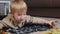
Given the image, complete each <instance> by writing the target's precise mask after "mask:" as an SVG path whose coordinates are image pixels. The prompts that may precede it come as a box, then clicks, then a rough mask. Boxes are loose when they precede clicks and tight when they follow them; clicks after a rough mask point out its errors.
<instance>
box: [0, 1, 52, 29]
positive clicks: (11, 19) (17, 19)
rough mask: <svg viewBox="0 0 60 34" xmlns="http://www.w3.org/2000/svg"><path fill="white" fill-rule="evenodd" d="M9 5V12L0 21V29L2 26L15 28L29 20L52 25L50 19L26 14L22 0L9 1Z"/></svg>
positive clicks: (25, 7)
mask: <svg viewBox="0 0 60 34" xmlns="http://www.w3.org/2000/svg"><path fill="white" fill-rule="evenodd" d="M10 7H11V12H10V13H9V14H8V16H7V17H5V18H4V19H3V20H1V21H0V29H2V27H4V26H5V27H11V28H14V29H17V28H19V27H20V28H21V27H22V26H23V25H24V24H26V23H29V22H31V23H38V24H41V23H42V24H43V23H47V24H49V25H51V26H52V21H49V20H46V19H43V18H39V17H33V16H30V15H26V12H27V6H26V3H25V2H24V1H23V0H14V1H13V2H12V3H11V5H10Z"/></svg>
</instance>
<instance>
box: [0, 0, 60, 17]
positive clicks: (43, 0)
mask: <svg viewBox="0 0 60 34" xmlns="http://www.w3.org/2000/svg"><path fill="white" fill-rule="evenodd" d="M1 1H2V2H1ZM12 1H13V0H0V15H7V14H8V13H9V12H10V8H9V2H12ZM24 1H25V2H26V4H27V6H28V12H27V14H28V15H31V16H38V17H54V18H60V0H24Z"/></svg>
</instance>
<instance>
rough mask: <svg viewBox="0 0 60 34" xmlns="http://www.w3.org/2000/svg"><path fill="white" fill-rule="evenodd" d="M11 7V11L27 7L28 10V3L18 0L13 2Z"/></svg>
mask: <svg viewBox="0 0 60 34" xmlns="http://www.w3.org/2000/svg"><path fill="white" fill-rule="evenodd" d="M10 8H11V13H14V11H13V10H20V9H25V10H26V11H27V5H26V3H25V2H24V1H20V2H19V3H18V2H12V3H11V5H10Z"/></svg>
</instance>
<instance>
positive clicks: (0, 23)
mask: <svg viewBox="0 0 60 34" xmlns="http://www.w3.org/2000/svg"><path fill="white" fill-rule="evenodd" d="M3 27H4V25H3V24H2V21H0V29H2V28H3Z"/></svg>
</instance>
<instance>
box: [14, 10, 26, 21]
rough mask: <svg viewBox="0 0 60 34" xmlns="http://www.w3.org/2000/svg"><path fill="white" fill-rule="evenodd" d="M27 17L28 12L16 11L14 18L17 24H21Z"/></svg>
mask: <svg viewBox="0 0 60 34" xmlns="http://www.w3.org/2000/svg"><path fill="white" fill-rule="evenodd" d="M25 16H26V11H25V10H23V9H22V10H15V12H14V14H13V17H14V19H15V20H16V21H17V22H21V21H23V20H24V18H25Z"/></svg>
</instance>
